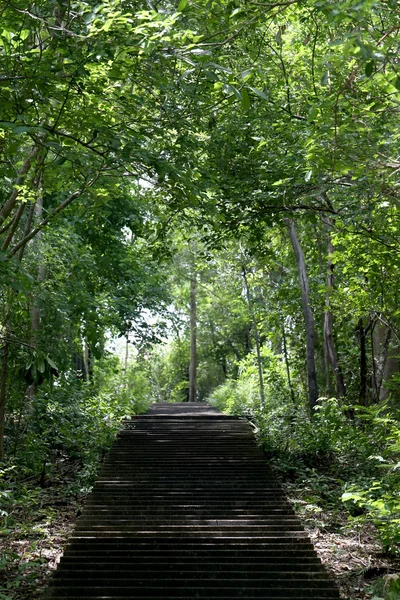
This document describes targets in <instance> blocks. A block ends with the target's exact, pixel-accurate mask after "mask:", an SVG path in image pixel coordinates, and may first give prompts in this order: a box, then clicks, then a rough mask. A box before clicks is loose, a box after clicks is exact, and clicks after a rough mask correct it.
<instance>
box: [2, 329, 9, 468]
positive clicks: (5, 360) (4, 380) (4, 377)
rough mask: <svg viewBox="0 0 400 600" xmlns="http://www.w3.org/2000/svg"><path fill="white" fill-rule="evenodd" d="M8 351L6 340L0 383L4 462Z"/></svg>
mask: <svg viewBox="0 0 400 600" xmlns="http://www.w3.org/2000/svg"><path fill="white" fill-rule="evenodd" d="M8 349H9V343H8V341H7V340H4V344H3V348H2V354H1V382H0V461H3V460H4V457H5V452H4V425H5V417H6V399H7V371H8Z"/></svg>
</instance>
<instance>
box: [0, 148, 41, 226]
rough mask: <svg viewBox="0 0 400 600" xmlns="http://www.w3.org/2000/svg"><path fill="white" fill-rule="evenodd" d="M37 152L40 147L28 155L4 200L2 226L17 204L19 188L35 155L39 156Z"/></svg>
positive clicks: (0, 221)
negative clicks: (8, 194) (7, 196)
mask: <svg viewBox="0 0 400 600" xmlns="http://www.w3.org/2000/svg"><path fill="white" fill-rule="evenodd" d="M39 151H40V147H39V146H34V147H33V148H32V150H31V152H30V153H29V156H28V157H27V158H26V159H25V161H24V163H23V165H22V167H21V169H20V171H19V173H18V177H17V179H16V181H15V185H14V188H13V190H12V192H11V194H10V196H9V198H8V199H7V200H6V202H5V203H4V204H3V206H2V207H1V209H0V225H2V224H3V223H4V221H5V220H6V218H7V217H8V216H9V215H10V214H11V212H12V211H13V209H14V207H15V205H16V204H17V201H18V196H19V194H20V192H21V186H22V184H23V183H24V181H25V177H26V175H27V173H28V171H29V170H30V168H31V165H32V162H33V161H34V160H35V159H36V157H37V155H38V154H39Z"/></svg>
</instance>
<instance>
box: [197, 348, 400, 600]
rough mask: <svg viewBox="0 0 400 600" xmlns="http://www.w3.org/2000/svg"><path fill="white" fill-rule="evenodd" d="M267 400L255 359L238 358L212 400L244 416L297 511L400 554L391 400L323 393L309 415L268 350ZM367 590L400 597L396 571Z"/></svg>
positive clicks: (399, 429) (399, 433)
mask: <svg viewBox="0 0 400 600" xmlns="http://www.w3.org/2000/svg"><path fill="white" fill-rule="evenodd" d="M264 361H265V363H266V364H268V372H267V373H266V401H265V405H264V406H261V405H260V400H259V386H258V378H257V373H256V368H255V366H254V359H252V358H251V357H248V358H247V359H246V360H245V361H243V362H242V364H241V367H240V374H239V377H238V379H237V380H233V379H232V380H227V381H226V382H225V383H224V384H223V385H222V386H220V387H219V388H217V389H216V390H215V391H214V392H213V394H212V395H211V396H210V398H209V401H210V402H211V403H212V404H213V405H214V406H216V407H217V408H219V409H220V410H223V411H224V412H226V413H227V414H231V415H240V416H243V417H246V418H248V419H249V420H250V421H251V422H252V423H253V425H254V426H255V428H256V432H257V436H258V439H259V442H260V444H262V446H263V449H264V452H265V453H266V455H267V456H268V458H269V459H270V461H271V463H272V465H273V466H274V468H275V470H276V472H277V474H278V476H279V478H280V480H281V481H282V483H283V485H284V487H285V490H286V491H287V493H288V495H289V497H290V498H291V499H292V500H293V504H294V506H295V509H296V510H297V512H299V513H300V514H301V516H302V517H303V519H305V520H306V521H307V520H308V521H310V523H312V525H313V526H314V527H321V528H324V529H325V530H327V531H336V532H337V531H343V532H346V531H352V532H358V533H359V534H361V533H362V532H363V531H367V530H368V531H372V532H373V536H374V538H375V539H376V540H377V542H378V543H379V546H380V552H379V554H380V555H381V556H382V557H385V558H387V559H389V560H391V561H393V562H392V564H394V565H396V564H399V563H398V558H399V556H400V425H399V417H400V414H399V411H398V410H396V409H395V408H393V403H391V401H390V398H389V400H388V401H386V402H384V403H381V404H377V405H373V406H370V407H363V406H357V405H351V406H346V405H345V404H344V403H342V402H339V401H338V400H337V399H335V398H321V399H320V401H319V403H318V405H317V407H316V409H315V411H314V414H313V416H312V418H310V416H309V413H308V410H307V409H306V408H305V407H304V405H302V404H301V403H300V402H299V401H297V397H296V395H294V396H292V395H291V393H290V390H289V389H288V386H287V383H286V382H285V377H284V372H283V368H282V363H281V362H280V361H279V357H277V356H276V355H272V353H269V352H267V353H266V354H265V356H264ZM368 597H374V598H379V597H384V598H385V599H387V600H393V599H394V598H396V599H398V598H400V579H398V576H397V574H396V573H394V574H393V573H391V574H389V575H386V579H382V578H380V579H378V582H375V587H374V586H372V587H371V595H370V596H368Z"/></svg>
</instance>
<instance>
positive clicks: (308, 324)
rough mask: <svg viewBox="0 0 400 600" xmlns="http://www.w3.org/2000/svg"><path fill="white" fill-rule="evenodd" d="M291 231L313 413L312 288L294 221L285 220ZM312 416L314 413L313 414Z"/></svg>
mask: <svg viewBox="0 0 400 600" xmlns="http://www.w3.org/2000/svg"><path fill="white" fill-rule="evenodd" d="M285 221H286V224H287V226H288V230H289V236H290V241H291V243H292V247H293V251H294V254H295V257H296V263H297V269H298V273H299V279H300V289H301V299H302V305H303V314H304V323H305V328H306V358H307V381H308V398H309V405H310V409H311V411H312V410H313V408H314V406H315V405H316V403H317V400H318V385H317V374H316V370H315V325H314V317H313V314H312V311H311V306H310V288H309V283H308V277H307V269H306V262H305V258H304V252H303V249H302V247H301V245H300V242H299V238H298V237H297V232H296V228H295V225H294V221H293V219H285ZM311 414H312V413H311Z"/></svg>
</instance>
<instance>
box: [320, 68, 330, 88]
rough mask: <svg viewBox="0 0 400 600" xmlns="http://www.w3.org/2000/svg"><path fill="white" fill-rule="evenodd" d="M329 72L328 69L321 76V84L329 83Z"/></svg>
mask: <svg viewBox="0 0 400 600" xmlns="http://www.w3.org/2000/svg"><path fill="white" fill-rule="evenodd" d="M328 80H329V73H328V71H326V73H324V74H323V75H322V77H321V85H328Z"/></svg>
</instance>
